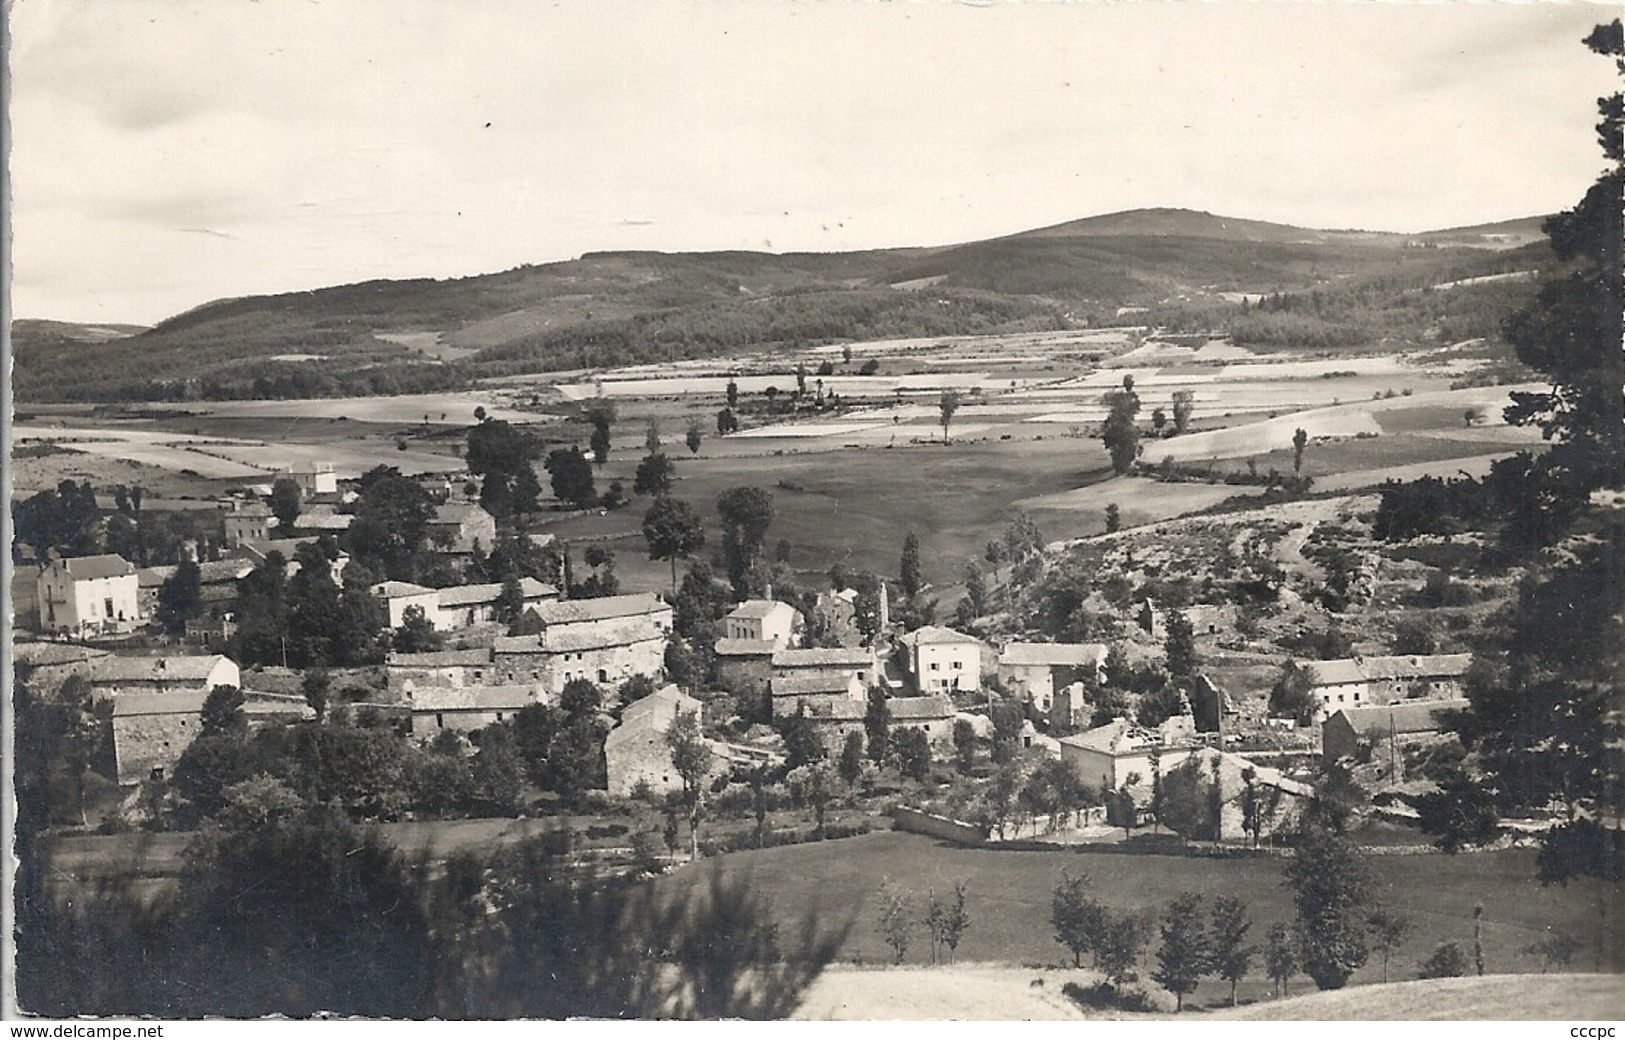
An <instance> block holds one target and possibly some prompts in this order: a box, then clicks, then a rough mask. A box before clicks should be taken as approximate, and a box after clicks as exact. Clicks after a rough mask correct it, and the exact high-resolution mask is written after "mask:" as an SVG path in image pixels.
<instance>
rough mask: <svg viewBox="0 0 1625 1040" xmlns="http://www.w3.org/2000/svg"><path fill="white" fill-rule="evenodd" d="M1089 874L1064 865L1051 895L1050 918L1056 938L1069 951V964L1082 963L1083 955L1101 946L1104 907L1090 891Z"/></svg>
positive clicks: (1104, 919) (1080, 964)
mask: <svg viewBox="0 0 1625 1040" xmlns="http://www.w3.org/2000/svg"><path fill="white" fill-rule="evenodd" d="M1089 885H1090V881H1089V875H1088V874H1073V873H1071V872H1070V871H1067V870H1065V869H1063V870H1062V871H1061V880H1060V882H1059V883H1057V884H1056V886H1055V891H1054V892H1053V893H1051V895H1050V909H1049V920H1050V926H1051V927H1052V928H1054V929H1055V941H1056V942H1058V943H1060V944H1061V945H1062V946H1064V947H1066V949H1067V952H1068V953H1070V954H1072V966H1073V967H1074V968H1080V967H1082V966H1083V955H1084V954H1085V953H1089V952H1091V951H1098V950H1099V949H1100V947H1101V944H1102V941H1103V938H1104V935H1103V933H1104V930H1105V924H1106V909H1105V907H1103V906H1101V905H1100V902H1099V901H1098V900H1097V899H1095V898H1094V897H1093V896H1091V895H1089Z"/></svg>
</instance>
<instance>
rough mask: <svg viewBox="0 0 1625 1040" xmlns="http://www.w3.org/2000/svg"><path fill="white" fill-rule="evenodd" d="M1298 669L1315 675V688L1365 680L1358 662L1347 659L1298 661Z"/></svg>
mask: <svg viewBox="0 0 1625 1040" xmlns="http://www.w3.org/2000/svg"><path fill="white" fill-rule="evenodd" d="M1299 667H1302V668H1308V669H1310V670H1311V671H1313V672H1314V673H1315V685H1316V686H1344V685H1347V684H1349V683H1362V682H1365V680H1366V677H1365V672H1363V671H1361V670H1360V662H1358V661H1354V660H1350V659H1347V658H1345V659H1343V660H1340V661H1300V662H1299Z"/></svg>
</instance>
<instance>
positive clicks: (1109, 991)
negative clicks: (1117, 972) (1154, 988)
mask: <svg viewBox="0 0 1625 1040" xmlns="http://www.w3.org/2000/svg"><path fill="white" fill-rule="evenodd" d="M1061 994H1062V995H1063V996H1065V997H1068V998H1070V999H1071V1000H1073V1001H1076V1002H1077V1003H1079V1004H1081V1005H1083V1006H1084V1007H1086V1008H1093V1009H1095V1010H1097V1011H1112V1010H1116V1011H1155V1010H1156V1008H1155V1007H1153V1006H1152V1004H1151V998H1150V997H1149V996H1148V995H1147V994H1146V992H1145V990H1143V989H1130V990H1119V989H1118V988H1117V987H1116V986H1113V985H1112V984H1111V983H1109V982H1097V983H1095V984H1094V985H1093V986H1080V985H1078V984H1077V983H1076V982H1068V983H1067V984H1066V985H1064V986H1062V987H1061Z"/></svg>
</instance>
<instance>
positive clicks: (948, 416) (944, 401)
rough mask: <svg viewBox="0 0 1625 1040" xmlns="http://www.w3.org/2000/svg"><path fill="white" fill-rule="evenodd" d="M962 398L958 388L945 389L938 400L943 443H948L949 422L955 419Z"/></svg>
mask: <svg viewBox="0 0 1625 1040" xmlns="http://www.w3.org/2000/svg"><path fill="white" fill-rule="evenodd" d="M959 405H960V399H959V391H958V390H944V391H943V392H942V396H941V397H940V398H939V399H938V400H937V411H938V412H939V413H940V414H941V416H942V443H944V444H947V443H948V424H949V423H951V422H953V421H954V413H955V412H957V411H959Z"/></svg>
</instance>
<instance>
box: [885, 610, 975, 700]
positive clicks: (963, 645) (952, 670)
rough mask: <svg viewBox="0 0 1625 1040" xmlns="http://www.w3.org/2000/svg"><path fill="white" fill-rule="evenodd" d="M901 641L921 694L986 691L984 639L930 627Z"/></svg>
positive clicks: (919, 630) (910, 671) (912, 675)
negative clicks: (983, 686) (983, 689)
mask: <svg viewBox="0 0 1625 1040" xmlns="http://www.w3.org/2000/svg"><path fill="white" fill-rule="evenodd" d="M898 642H899V643H901V644H902V647H903V650H904V654H905V656H906V666H907V668H908V672H909V675H910V677H911V678H913V680H914V685H915V688H916V689H917V690H919V691H920V693H922V694H931V693H945V692H948V691H950V690H960V691H965V692H975V691H977V690H980V689H981V688H982V652H983V650H984V649H985V646H986V645H985V644H984V643H983V642H982V641H981V640H980V639H976V638H974V637H973V636H967V635H965V634H963V633H960V632H955V631H954V630H953V629H951V628H940V627H938V626H936V625H926V626H925V627H924V628H919V629H915V630H914V631H913V632H910V633H908V634H907V635H905V636H903V637H902V639H900V640H899V641H898Z"/></svg>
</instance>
